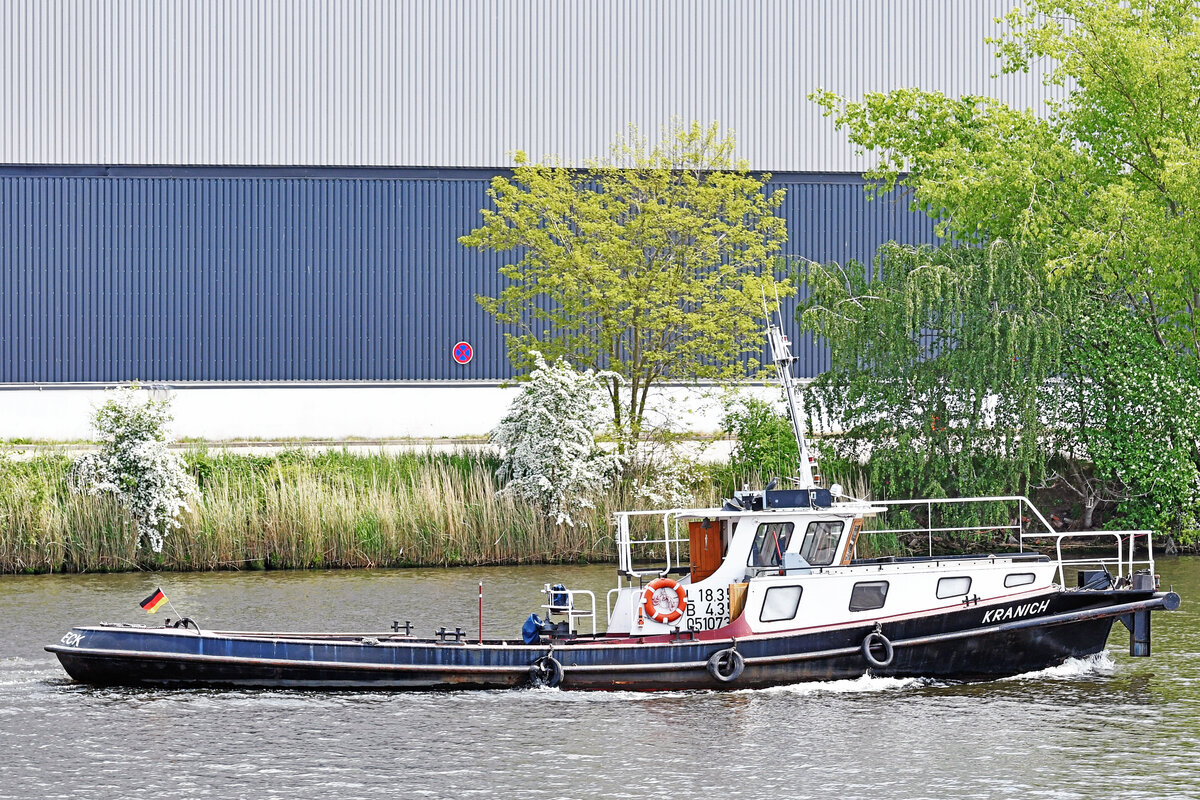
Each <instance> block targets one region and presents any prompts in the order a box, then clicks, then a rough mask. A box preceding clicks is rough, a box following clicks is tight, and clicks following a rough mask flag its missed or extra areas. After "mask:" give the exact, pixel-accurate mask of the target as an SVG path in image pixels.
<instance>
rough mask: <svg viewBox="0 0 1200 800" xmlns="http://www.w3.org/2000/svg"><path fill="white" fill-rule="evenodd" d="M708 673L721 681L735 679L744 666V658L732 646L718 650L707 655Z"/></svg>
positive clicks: (726, 681) (728, 681)
mask: <svg viewBox="0 0 1200 800" xmlns="http://www.w3.org/2000/svg"><path fill="white" fill-rule="evenodd" d="M707 668H708V674H709V675H712V676H713V677H714V678H716V679H717V680H719V681H720V682H721V683H730V682H732V681H736V680H737V679H738V678H739V677H740V676H741V674H742V670H744V669H745V668H746V659H744V658H742V654H741V653H739V652H738V651H737V650H734V649H733V648H732V647H728V648H726V649H724V650H718V651H717V652H715V653H713V654H712V655H711V656H709V657H708V664H707Z"/></svg>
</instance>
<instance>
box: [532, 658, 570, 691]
mask: <svg viewBox="0 0 1200 800" xmlns="http://www.w3.org/2000/svg"><path fill="white" fill-rule="evenodd" d="M562 679H563V668H562V664H560V663H558V659H557V658H555V657H554V656H542V657H541V658H539V659H538V660H537V661H534V662H533V663H532V664H530V665H529V681H530V683H532V684H533V685H534V686H546V687H549V688H551V689H553V688H554V687H555V686H558V685H559V684H560V683H562Z"/></svg>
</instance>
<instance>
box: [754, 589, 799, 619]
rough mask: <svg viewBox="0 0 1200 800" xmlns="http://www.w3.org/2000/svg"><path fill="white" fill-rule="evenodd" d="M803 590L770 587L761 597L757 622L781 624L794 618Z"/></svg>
mask: <svg viewBox="0 0 1200 800" xmlns="http://www.w3.org/2000/svg"><path fill="white" fill-rule="evenodd" d="M803 591H804V589H803V588H802V587H800V586H772V587H771V588H770V589H767V593H766V595H765V596H764V597H763V605H762V611H761V612H759V615H758V621H759V622H783V621H784V620H788V619H795V618H796V609H797V608H799V607H800V595H801V594H802V593H803Z"/></svg>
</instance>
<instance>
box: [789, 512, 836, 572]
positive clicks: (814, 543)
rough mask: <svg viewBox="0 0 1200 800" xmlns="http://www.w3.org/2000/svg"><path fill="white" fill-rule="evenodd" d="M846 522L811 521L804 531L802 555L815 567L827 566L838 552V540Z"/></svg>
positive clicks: (801, 547) (801, 546)
mask: <svg viewBox="0 0 1200 800" xmlns="http://www.w3.org/2000/svg"><path fill="white" fill-rule="evenodd" d="M843 527H844V523H842V522H841V521H840V520H839V521H837V522H810V523H808V530H807V531H805V532H804V543H803V544H801V545H800V557H801V558H803V559H804V560H805V561H807V562H808V563H809V564H810V565H812V566H814V567H827V566H829V565H830V564H832V563H833V557H834V556H835V555H836V554H837V546H838V540H839V539H840V538H841V535H842V528H843Z"/></svg>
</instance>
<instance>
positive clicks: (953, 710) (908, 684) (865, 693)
mask: <svg viewBox="0 0 1200 800" xmlns="http://www.w3.org/2000/svg"><path fill="white" fill-rule="evenodd" d="M1159 572H1160V573H1161V574H1162V577H1163V586H1164V588H1166V587H1167V586H1171V585H1173V586H1174V588H1175V589H1176V590H1177V591H1179V592H1180V594H1181V595H1182V596H1183V607H1182V608H1181V609H1180V610H1179V611H1177V612H1175V613H1173V614H1167V613H1159V614H1156V615H1155V616H1154V635H1155V640H1154V656H1153V657H1152V658H1150V659H1131V658H1129V656H1128V635H1127V634H1126V632H1125V629H1124V628H1123V627H1122V626H1121V625H1120V624H1117V625H1116V626H1115V630H1114V633H1113V636H1112V639H1111V641H1110V642H1109V651H1108V653H1107V654H1106V655H1104V656H1103V657H1100V658H1096V659H1092V660H1089V661H1087V662H1077V663H1069V664H1067V665H1065V666H1063V667H1060V668H1057V669H1053V670H1049V671H1046V672H1042V673H1037V674H1031V675H1026V676H1021V677H1018V678H1013V679H1010V680H1005V681H998V682H994V683H986V684H971V685H954V684H944V683H929V682H920V681H899V680H888V679H872V678H863V679H859V680H851V681H838V682H834V683H825V684H803V685H798V686H794V687H785V688H780V689H773V690H764V691H735V692H728V693H710V692H689V693H671V694H658V695H641V694H634V693H625V692H620V693H611V694H609V693H605V694H582V693H572V692H560V691H557V690H532V691H505V692H477V693H461V694H400V693H397V694H367V693H349V692H302V691H163V690H153V691H148V690H130V689H93V688H88V687H84V686H79V685H75V684H73V683H72V682H71V681H70V680H69V679H68V678H67V676H66V674H65V673H64V672H62V670H61V669H60V667H59V666H58V662H57V660H56V659H55V658H54V657H53V656H52V655H51V654H49V653H46V652H45V651H43V650H42V646H43V645H45V644H49V643H52V642H55V641H57V640H58V638H59V637H60V636H61V635H62V634H63V633H64V632H66V631H67V630H68V629H69V628H70V627H71V625H72V624H73V623H89V622H99V621H101V620H104V621H112V622H146V621H147V617H146V614H145V613H144V612H143V611H141V609H140V608H138V605H137V604H138V601H139V600H141V599H142V598H143V597H145V596H146V595H148V594H150V592H152V591H153V590H154V588H155V587H156V586H161V587H162V588H163V590H164V592H165V593H166V595H167V596H168V597H169V598H170V599H171V601H172V603H173V605H174V609H177V610H173V609H172V608H170V607H166V608H164V609H162V610H160V611H159V612H158V614H157V615H155V617H153V618H151V620H153V621H156V622H157V621H159V620H161V618H162V617H164V616H170V617H176V616H178V615H179V614H185V615H187V616H190V617H195V618H197V619H199V620H200V621H201V623H202V625H203V626H204V627H209V628H250V629H275V630H314V629H316V630H322V629H343V630H381V629H383V628H385V627H387V626H389V625H390V624H391V622H392V620H394V619H398V620H400V621H401V623H403V621H404V620H406V619H407V620H411V621H412V622H413V623H414V624H415V625H416V628H417V631H418V632H432V630H433V629H434V628H435V627H437V626H440V625H449V626H450V627H453V626H454V625H462V626H463V627H464V628H467V629H468V630H470V631H471V632H472V633H474V632H475V628H476V618H477V613H478V606H477V603H478V599H477V592H478V588H477V587H478V581H480V580H482V581H483V582H484V585H485V610H484V632H485V634H486V635H488V636H500V637H503V636H505V635H510V634H511V635H512V637H513V638H516V637H517V636H518V635H519V633H518V632H519V630H520V625H521V622H522V620H523V619H524V617H525V616H526V615H527V614H528V613H529V612H531V611H535V610H538V609H537V607H538V605H539V604H540V603H541V602H542V597H541V595H540V594H539V593H538V589H539V588H540V587H541V585H542V584H543V583H545V582H547V581H556V580H564V581H566V582H568V583H569V584H571V585H572V587H573V588H574V587H580V588H591V589H593V590H595V591H596V592H597V597H598V598H599V601H600V616H601V617H602V616H603V613H604V594H603V590H605V589H606V588H608V587H609V586H610V585H611V576H612V575H613V569H612V567H609V566H604V567H521V568H496V569H477V570H471V569H455V570H390V571H384V570H380V571H354V572H325V573H321V572H294V573H293V572H286V573H285V572H265V573H264V572H259V573H231V574H230V573H227V574H207V573H204V574H164V575H152V574H148V573H139V574H126V575H82V576H81V575H71V576H61V575H43V576H29V577H24V576H22V577H4V578H0V798H31V797H82V798H91V797H95V798H124V797H135V796H137V797H146V798H168V797H255V798H260V797H287V798H301V797H338V798H359V797H362V798H373V797H432V798H442V797H446V798H464V797H488V798H490V797H498V798H539V799H540V798H588V799H589V800H592V799H594V798H640V797H671V798H692V797H704V798H726V797H746V798H759V797H761V798H822V799H823V800H825V799H827V798H837V800H843V799H844V798H872V799H874V798H939V799H941V798H1017V797H1020V798H1059V797H1062V798H1074V797H1081V798H1082V797H1088V798H1093V797H1107V796H1119V797H1121V798H1124V799H1126V800H1132V799H1133V798H1176V797H1178V798H1196V797H1200V760H1198V756H1200V741H1198V738H1200V658H1198V655H1200V626H1198V625H1197V620H1198V617H1200V610H1198V609H1200V559H1186V558H1181V559H1164V560H1162V561H1160V562H1159Z"/></svg>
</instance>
